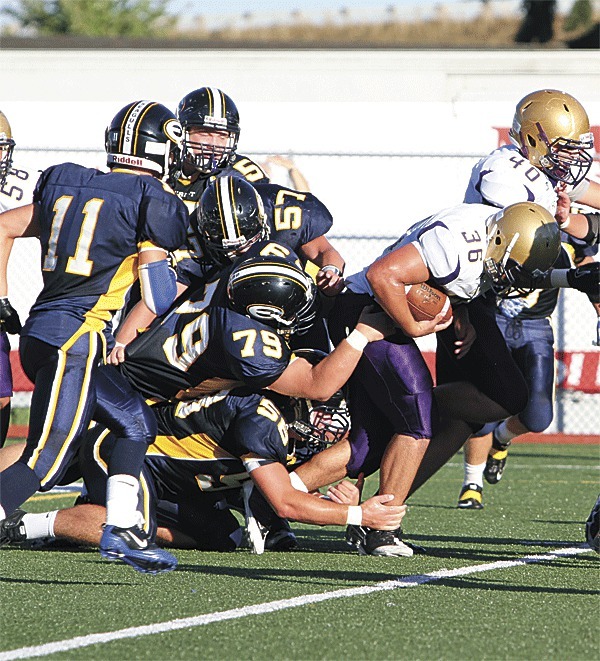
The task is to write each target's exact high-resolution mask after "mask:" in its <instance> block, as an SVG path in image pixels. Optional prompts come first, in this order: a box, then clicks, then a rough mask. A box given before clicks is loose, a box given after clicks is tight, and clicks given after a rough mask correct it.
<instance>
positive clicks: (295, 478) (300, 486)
mask: <svg viewBox="0 0 600 661" xmlns="http://www.w3.org/2000/svg"><path fill="white" fill-rule="evenodd" d="M290 482H291V483H292V486H293V487H294V489H296V491H304V493H308V488H307V486H306V484H304V482H303V481H302V478H301V477H300V476H299V475H298V473H296V471H293V472H291V473H290Z"/></svg>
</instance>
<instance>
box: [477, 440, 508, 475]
mask: <svg viewBox="0 0 600 661" xmlns="http://www.w3.org/2000/svg"><path fill="white" fill-rule="evenodd" d="M509 445H510V441H509V442H508V443H500V441H499V440H498V439H497V438H496V436H495V435H493V436H492V448H491V450H490V453H489V454H488V458H487V461H486V462H485V468H484V469H483V477H485V481H486V482H488V483H489V484H498V482H500V480H501V479H502V474H503V473H504V467H505V466H506V459H507V458H508V446H509Z"/></svg>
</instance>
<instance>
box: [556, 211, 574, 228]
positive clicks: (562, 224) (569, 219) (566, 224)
mask: <svg viewBox="0 0 600 661" xmlns="http://www.w3.org/2000/svg"><path fill="white" fill-rule="evenodd" d="M570 222H571V214H569V215H568V216H567V220H565V222H564V223H560V224H559V226H558V227H559V228H560V229H561V230H564V229H565V227H569V223H570Z"/></svg>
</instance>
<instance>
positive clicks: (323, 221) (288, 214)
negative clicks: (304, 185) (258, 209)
mask: <svg viewBox="0 0 600 661" xmlns="http://www.w3.org/2000/svg"><path fill="white" fill-rule="evenodd" d="M255 188H256V190H257V192H258V194H259V195H260V197H261V198H262V201H263V204H264V207H265V214H266V216H267V222H268V223H269V227H270V229H271V234H270V239H271V240H272V241H277V242H278V243H281V244H283V245H284V246H287V247H288V248H291V249H292V250H293V251H294V252H296V253H299V251H300V248H301V247H302V246H303V245H305V244H307V243H309V242H310V241H312V240H313V239H316V238H317V237H319V236H324V235H325V234H327V232H329V230H330V229H331V226H332V225H333V218H332V216H331V213H329V209H327V207H326V206H325V205H324V204H323V203H322V202H321V201H320V200H319V199H318V198H317V197H315V196H314V195H313V194H312V193H303V192H299V191H295V190H293V189H291V188H286V187H285V186H280V185H278V184H270V183H260V184H256V185H255Z"/></svg>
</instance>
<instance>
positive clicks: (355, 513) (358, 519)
mask: <svg viewBox="0 0 600 661" xmlns="http://www.w3.org/2000/svg"><path fill="white" fill-rule="evenodd" d="M361 524H362V507H361V506H360V505H350V506H349V507H348V516H347V518H346V525H347V526H360V525H361Z"/></svg>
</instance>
